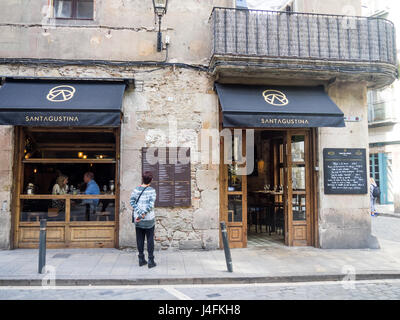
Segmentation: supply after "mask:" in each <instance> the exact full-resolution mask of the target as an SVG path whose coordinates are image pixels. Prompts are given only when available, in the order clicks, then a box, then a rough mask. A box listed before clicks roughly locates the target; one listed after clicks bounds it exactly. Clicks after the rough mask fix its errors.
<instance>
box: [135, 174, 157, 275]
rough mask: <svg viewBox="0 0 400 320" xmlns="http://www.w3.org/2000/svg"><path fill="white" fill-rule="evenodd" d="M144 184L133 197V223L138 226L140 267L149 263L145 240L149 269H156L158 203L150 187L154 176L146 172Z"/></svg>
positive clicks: (136, 190)
mask: <svg viewBox="0 0 400 320" xmlns="http://www.w3.org/2000/svg"><path fill="white" fill-rule="evenodd" d="M142 179H143V183H142V184H141V185H140V186H138V187H136V188H135V189H134V190H133V192H132V195H131V200H130V203H131V206H132V207H133V216H132V220H133V221H132V222H134V223H135V226H136V244H137V248H138V251H139V266H144V265H146V264H147V261H146V259H145V256H144V239H145V237H146V239H147V252H148V255H149V264H148V267H149V268H153V267H155V266H156V265H157V264H156V263H155V261H154V226H155V214H154V203H155V201H156V190H154V189H153V188H152V187H150V183H151V181H152V180H153V174H152V173H151V172H149V171H146V172H145V173H144V174H143V176H142Z"/></svg>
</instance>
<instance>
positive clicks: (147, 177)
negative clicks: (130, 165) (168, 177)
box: [142, 171, 153, 184]
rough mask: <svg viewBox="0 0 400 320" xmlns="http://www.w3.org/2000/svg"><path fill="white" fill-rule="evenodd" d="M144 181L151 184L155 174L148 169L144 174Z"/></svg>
mask: <svg viewBox="0 0 400 320" xmlns="http://www.w3.org/2000/svg"><path fill="white" fill-rule="evenodd" d="M142 179H143V183H144V184H150V182H151V180H153V174H152V173H151V172H150V171H146V172H145V173H143V175H142Z"/></svg>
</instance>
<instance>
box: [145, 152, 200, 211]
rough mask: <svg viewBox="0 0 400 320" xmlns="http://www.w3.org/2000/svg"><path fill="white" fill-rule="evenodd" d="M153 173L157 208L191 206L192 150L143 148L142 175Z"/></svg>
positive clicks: (152, 184)
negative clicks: (148, 172)
mask: <svg viewBox="0 0 400 320" xmlns="http://www.w3.org/2000/svg"><path fill="white" fill-rule="evenodd" d="M146 171H150V172H152V173H153V181H152V183H151V186H152V187H153V188H154V189H156V192H157V200H156V204H155V206H156V207H189V206H191V194H192V192H191V168H190V148H186V147H182V148H142V173H144V172H146Z"/></svg>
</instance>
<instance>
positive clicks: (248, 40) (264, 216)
mask: <svg viewBox="0 0 400 320" xmlns="http://www.w3.org/2000/svg"><path fill="white" fill-rule="evenodd" d="M165 2H166V1H155V3H159V4H161V5H162V4H163V3H165ZM265 3H268V4H269V6H268V7H264V6H263V7H262V9H271V10H269V11H266V10H257V9H258V8H260V7H259V5H260V1H251V0H247V1H232V0H204V1H198V0H186V1H178V0H169V1H168V6H167V10H163V9H162V8H159V10H158V11H157V10H155V9H154V5H153V1H151V0H146V1H143V0H113V1H101V0H93V1H91V0H85V1H83V0H71V1H63V0H50V1H48V0H39V1H28V0H22V1H21V0H18V1H17V0H11V1H7V2H4V1H3V2H2V3H1V4H0V77H1V87H0V133H1V135H0V164H1V166H0V205H1V208H0V210H1V211H0V247H1V248H5V249H9V248H35V247H37V245H38V235H39V221H40V220H41V219H43V218H45V219H47V228H48V234H47V241H48V247H50V248H60V247H61V248H65V247H69V248H76V247H88V248H98V247H116V248H124V247H134V246H135V230H134V226H133V225H132V221H131V212H132V208H131V207H130V195H131V192H132V189H133V188H134V187H135V186H137V185H138V184H140V183H141V174H142V172H144V171H148V170H150V171H152V172H153V174H154V177H155V179H154V181H153V184H152V185H153V187H155V188H156V190H157V193H158V197H157V202H156V220H157V224H156V236H155V237H156V242H157V246H158V247H159V248H162V249H169V248H179V249H207V250H208V249H217V248H221V247H222V242H221V235H220V234H221V232H220V222H225V223H226V225H227V228H228V236H229V241H230V245H231V247H233V248H237V247H247V246H252V245H258V244H262V245H265V244H268V243H271V242H272V243H281V244H282V245H285V244H286V245H289V246H315V247H319V248H376V247H377V246H378V243H377V240H376V239H375V238H374V237H373V236H372V235H371V218H370V212H369V194H368V183H369V181H368V176H369V166H368V162H367V157H368V154H369V142H368V121H367V119H368V109H367V90H368V89H376V90H378V89H380V88H383V87H386V86H390V85H391V84H392V83H393V82H394V81H395V79H396V78H397V76H398V65H397V51H396V39H395V29H394V26H393V24H392V23H391V22H390V21H387V20H385V19H380V18H377V17H361V13H362V12H361V11H362V7H361V3H360V1H356V0H347V1H345V0H340V1H314V0H295V1H264V2H263V3H262V4H265ZM274 10H275V11H274ZM156 12H157V13H158V15H157V14H156ZM85 172H93V173H94V179H95V181H96V182H97V183H98V185H99V187H100V191H101V193H100V194H96V195H86V194H84V191H85V184H84V183H83V181H82V180H83V174H84V173H85ZM64 176H65V177H68V183H67V184H68V188H67V189H65V190H66V191H65V192H64V191H63V192H58V194H54V193H53V194H52V191H53V190H57V188H54V186H55V184H57V183H60V184H61V185H62V184H63V183H64V182H65V178H64ZM60 177H61V178H60Z"/></svg>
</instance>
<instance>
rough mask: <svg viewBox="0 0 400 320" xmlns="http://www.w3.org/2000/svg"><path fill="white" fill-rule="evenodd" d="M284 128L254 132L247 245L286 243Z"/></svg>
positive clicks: (249, 179) (248, 191)
mask: <svg viewBox="0 0 400 320" xmlns="http://www.w3.org/2000/svg"><path fill="white" fill-rule="evenodd" d="M284 139H285V132H284V131H256V132H255V135H254V142H255V143H254V159H255V163H254V171H253V173H252V174H251V175H249V176H247V245H248V246H266V245H283V244H284V243H285V210H284V201H283V190H284V187H285V185H286V184H285V179H284V160H285V159H284Z"/></svg>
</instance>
